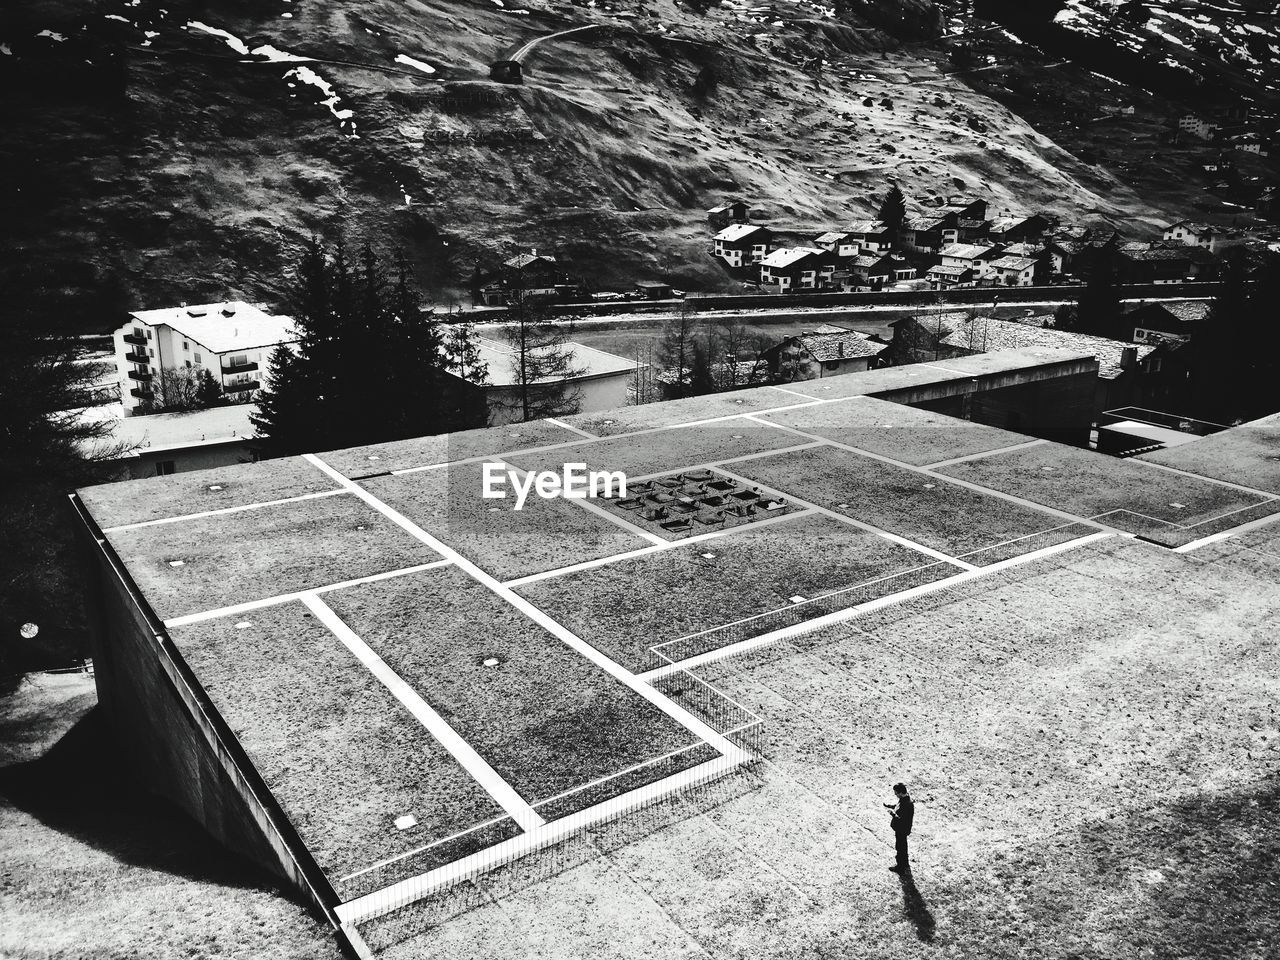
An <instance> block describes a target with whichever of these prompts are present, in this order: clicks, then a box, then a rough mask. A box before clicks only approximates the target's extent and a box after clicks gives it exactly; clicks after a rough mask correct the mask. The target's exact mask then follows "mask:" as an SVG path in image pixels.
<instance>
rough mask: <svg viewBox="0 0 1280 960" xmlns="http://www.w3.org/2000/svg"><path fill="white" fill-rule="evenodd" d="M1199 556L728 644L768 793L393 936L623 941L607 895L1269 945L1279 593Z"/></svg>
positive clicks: (880, 954)
mask: <svg viewBox="0 0 1280 960" xmlns="http://www.w3.org/2000/svg"><path fill="white" fill-rule="evenodd" d="M1193 557H1194V554H1193V555H1188V556H1181V555H1175V554H1171V553H1169V552H1167V551H1163V550H1160V549H1159V548H1157V547H1154V546H1152V545H1149V544H1142V543H1135V542H1132V541H1126V540H1121V539H1119V538H1112V539H1110V540H1107V541H1102V542H1100V543H1095V544H1092V545H1090V546H1087V547H1082V548H1080V549H1078V550H1074V551H1069V552H1066V553H1063V554H1058V555H1055V556H1053V557H1048V558H1043V559H1041V560H1038V561H1035V562H1034V563H1032V564H1029V565H1027V566H1025V567H1018V568H1015V569H1011V570H1007V571H1004V572H1002V573H999V574H995V575H993V576H991V577H988V578H979V579H976V580H971V581H968V582H966V583H964V584H962V585H959V586H957V587H956V588H954V589H949V590H947V591H944V592H942V593H940V594H932V595H929V596H926V597H921V598H918V599H916V600H913V601H909V602H907V603H904V604H901V605H896V606H893V607H887V608H884V609H883V610H881V611H879V614H878V615H869V617H867V618H859V619H858V620H855V621H852V622H850V623H847V624H843V625H841V626H840V627H838V628H835V629H832V630H829V631H826V632H824V634H822V635H819V636H816V637H813V638H809V639H810V640H811V641H813V642H810V643H808V644H806V645H804V647H803V648H801V647H798V646H795V645H781V646H779V647H778V648H770V649H767V650H764V651H761V652H760V653H759V654H758V655H756V656H754V657H751V658H742V659H733V660H728V661H724V662H722V663H720V664H717V665H716V666H717V670H716V671H712V672H709V673H708V674H707V678H708V679H709V680H711V681H712V682H715V683H717V684H718V685H720V686H722V687H723V688H724V689H725V692H726V693H728V694H729V695H731V696H733V697H735V699H739V700H741V701H742V702H744V703H745V704H746V705H747V706H748V707H751V708H754V709H756V710H759V711H762V712H763V713H764V715H765V722H766V724H767V725H768V728H769V731H770V733H769V739H768V743H769V746H768V748H767V750H766V759H765V762H764V764H762V766H761V767H760V769H759V777H760V780H761V784H760V787H759V789H756V790H752V791H745V792H741V793H739V794H738V795H736V796H731V797H728V798H727V799H725V800H724V802H722V803H720V804H719V805H716V806H714V807H711V808H709V809H707V808H704V809H690V811H689V814H688V815H687V816H685V817H683V818H679V819H675V820H673V821H672V822H668V823H665V824H661V825H659V826H658V827H656V828H655V829H654V830H653V831H652V832H650V833H648V834H646V835H643V836H641V837H640V838H639V839H637V840H635V841H634V842H632V843H629V844H627V845H624V846H616V845H610V846H604V845H602V846H601V848H600V853H599V855H598V856H597V857H596V858H594V859H590V860H587V861H586V862H583V863H581V864H579V865H576V866H573V867H571V869H569V870H566V871H564V872H562V873H559V874H556V875H553V876H546V877H544V878H543V879H541V881H540V882H537V883H534V884H531V885H529V886H525V887H519V888H517V889H514V890H510V891H508V890H502V889H500V888H495V896H496V898H497V902H494V903H482V904H478V905H477V906H476V907H475V909H473V910H471V911H470V912H468V913H465V914H463V915H461V916H458V917H456V918H454V919H450V920H447V921H445V922H444V923H443V924H441V925H440V926H437V927H435V928H433V929H431V930H430V931H429V932H427V933H425V934H422V935H421V936H420V937H418V938H415V939H413V940H410V941H408V942H406V943H404V944H401V945H398V946H396V947H392V948H390V949H389V950H388V951H387V952H386V953H385V954H384V957H385V958H386V960H408V958H410V957H418V956H424V955H429V956H445V955H448V956H451V957H470V956H476V957H479V956H484V957H489V958H495V960H506V958H515V957H518V956H523V955H526V953H527V951H528V950H529V949H530V947H531V944H533V945H539V946H543V945H545V947H546V949H547V951H548V952H549V953H551V954H555V955H562V956H588V955H596V953H594V951H599V953H600V955H604V956H610V957H612V956H615V955H620V954H619V953H618V952H617V951H616V950H614V949H613V948H612V947H611V945H610V944H607V943H601V942H600V941H599V939H598V937H597V934H598V931H599V930H600V928H601V925H606V927H607V925H608V923H609V919H608V918H609V917H611V916H612V915H613V913H614V911H615V910H623V911H624V914H623V915H624V916H626V917H627V923H626V925H625V931H623V930H619V931H618V932H617V934H616V936H617V937H618V938H620V939H619V941H618V942H619V943H620V944H623V945H624V946H623V947H620V948H619V949H625V950H626V951H627V953H628V954H629V955H632V956H652V957H662V956H678V957H685V956H706V955H710V956H713V957H748V958H759V960H764V958H778V957H783V958H795V960H799V958H803V957H854V956H856V957H869V958H877V960H878V958H884V960H889V958H898V957H908V958H929V957H955V958H964V957H991V958H998V960H1023V958H1035V960H1066V958H1086V960H1112V958H1115V957H1119V956H1146V957H1187V958H1190V957H1196V958H1199V957H1218V956H1222V957H1227V956H1230V957H1249V958H1259V960H1261V958H1263V957H1269V956H1271V955H1272V954H1273V953H1274V949H1273V945H1274V943H1275V942H1276V941H1277V938H1278V937H1280V888H1277V886H1276V884H1275V877H1274V863H1275V858H1276V856H1277V855H1278V854H1280V818H1278V816H1277V815H1278V814H1280V749H1277V744H1280V717H1277V714H1276V703H1277V702H1278V700H1280V697H1278V696H1277V694H1278V693H1280V688H1278V687H1277V683H1278V681H1277V679H1276V676H1275V671H1274V669H1273V665H1274V662H1275V658H1276V655H1277V654H1278V653H1280V646H1278V640H1277V638H1280V632H1278V631H1277V630H1276V629H1275V625H1276V624H1277V622H1280V591H1278V590H1277V588H1276V586H1275V581H1274V579H1270V580H1268V579H1264V578H1262V577H1260V576H1258V575H1256V574H1255V573H1253V572H1251V571H1250V570H1248V569H1247V568H1246V567H1243V566H1238V565H1235V566H1233V565H1223V564H1213V565H1209V566H1206V565H1204V564H1199V563H1197V562H1195V561H1194V559H1193ZM1134 583H1143V584H1144V586H1145V585H1147V584H1150V585H1151V586H1150V589H1144V590H1142V591H1136V590H1134V589H1133V584H1134ZM1224 604H1225V606H1224ZM899 779H902V780H905V781H906V782H907V783H908V784H909V785H910V786H911V788H912V794H913V796H914V797H915V799H916V802H917V815H916V829H915V832H914V833H913V835H912V844H911V849H912V859H913V867H914V869H913V874H912V875H911V876H910V877H909V878H908V877H902V878H899V877H897V876H895V875H894V874H892V873H889V872H888V871H887V870H886V869H885V867H886V866H888V864H889V863H890V862H891V859H892V846H891V844H892V837H891V835H890V833H889V830H888V823H887V818H886V816H885V813H884V811H883V809H882V808H881V807H880V804H881V803H882V802H885V801H887V800H888V799H889V785H890V784H891V783H893V782H894V781H895V780H899ZM530 869H531V870H532V868H530ZM587 891H589V894H588V893H587ZM552 945H554V947H553V946H552ZM433 951H438V952H433Z"/></svg>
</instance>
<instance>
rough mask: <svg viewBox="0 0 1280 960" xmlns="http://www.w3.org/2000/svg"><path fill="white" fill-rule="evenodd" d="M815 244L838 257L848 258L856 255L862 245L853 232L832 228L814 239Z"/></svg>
mask: <svg viewBox="0 0 1280 960" xmlns="http://www.w3.org/2000/svg"><path fill="white" fill-rule="evenodd" d="M813 242H814V245H815V246H818V247H821V248H822V249H823V250H826V251H828V252H830V253H833V254H835V255H836V256H837V257H840V258H842V259H846V258H849V257H856V256H857V255H858V252H859V250H860V249H861V247H862V245H861V243H860V242H859V241H858V238H857V237H856V236H854V235H853V234H852V233H846V232H844V231H842V230H832V231H829V232H827V233H824V234H822V235H821V236H819V237H816V238H815V239H814V241H813Z"/></svg>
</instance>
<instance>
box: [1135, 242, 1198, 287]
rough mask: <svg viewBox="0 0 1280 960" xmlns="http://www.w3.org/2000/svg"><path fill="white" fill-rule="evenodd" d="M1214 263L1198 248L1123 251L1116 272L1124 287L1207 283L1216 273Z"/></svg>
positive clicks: (1151, 248) (1153, 248) (1158, 248)
mask: <svg viewBox="0 0 1280 960" xmlns="http://www.w3.org/2000/svg"><path fill="white" fill-rule="evenodd" d="M1217 262H1218V261H1217V258H1216V257H1215V256H1214V255H1213V254H1211V253H1210V252H1209V251H1208V250H1205V249H1202V248H1199V247H1150V248H1148V249H1145V250H1143V249H1122V250H1121V251H1120V254H1119V260H1118V264H1117V268H1118V272H1119V275H1120V279H1121V280H1122V281H1123V282H1124V283H1181V282H1182V281H1184V280H1190V279H1197V278H1198V279H1208V277H1209V276H1211V275H1212V274H1213V273H1215V272H1216V269H1217Z"/></svg>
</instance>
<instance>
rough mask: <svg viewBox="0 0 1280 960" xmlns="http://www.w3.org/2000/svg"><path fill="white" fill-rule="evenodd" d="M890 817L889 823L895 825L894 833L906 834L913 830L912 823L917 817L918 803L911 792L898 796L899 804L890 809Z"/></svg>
mask: <svg viewBox="0 0 1280 960" xmlns="http://www.w3.org/2000/svg"><path fill="white" fill-rule="evenodd" d="M889 818H890V819H889V825H890V826H892V827H893V832H894V833H901V834H902V835H904V836H905V835H906V834H908V833H910V832H911V824H912V823H913V822H914V821H915V819H916V805H915V803H914V802H912V800H911V795H910V794H903V795H902V796H901V797H899V798H898V803H897V805H896V806H895V807H894V808H893V809H892V810H891V811H889Z"/></svg>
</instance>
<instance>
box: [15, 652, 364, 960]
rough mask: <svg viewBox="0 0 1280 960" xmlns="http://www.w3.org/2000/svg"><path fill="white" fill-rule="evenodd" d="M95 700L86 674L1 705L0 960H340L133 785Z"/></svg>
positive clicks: (270, 890) (298, 911) (290, 909)
mask: <svg viewBox="0 0 1280 960" xmlns="http://www.w3.org/2000/svg"><path fill="white" fill-rule="evenodd" d="M96 701H97V698H96V696H95V694H94V688H93V678H92V677H88V676H84V675H75V676H71V677H32V678H30V679H29V680H28V682H27V683H25V684H24V685H23V686H22V687H21V688H20V689H19V690H18V691H17V692H16V693H14V694H12V695H10V696H8V697H5V698H3V699H0V758H2V759H0V850H3V851H4V867H3V869H0V956H4V957H12V958H14V960H81V958H87V957H93V958H95V960H99V958H101V960H115V958H120V960H123V958H126V957H139V956H147V957H156V958H161V957H165V958H167V957H218V958H226V960H339V957H340V954H339V952H338V949H337V945H336V944H335V942H334V940H333V936H332V934H331V933H330V932H329V928H328V925H327V924H325V923H323V922H322V921H321V920H319V919H318V918H317V916H316V915H314V914H313V913H312V912H310V911H309V910H308V909H306V908H305V907H303V906H302V905H301V904H299V903H297V902H295V901H294V900H291V899H288V898H286V897H285V896H284V895H282V894H281V893H280V892H278V890H276V889H275V881H274V880H273V878H271V877H270V876H268V875H267V874H266V873H264V872H263V871H261V870H259V869H258V868H257V867H255V866H253V865H251V864H249V863H248V862H246V861H244V860H241V859H239V858H238V857H236V856H235V855H234V854H232V853H229V852H228V851H226V850H225V849H223V848H221V847H220V846H218V845H217V844H216V843H214V842H213V841H212V840H211V839H210V838H209V837H208V835H207V834H205V833H204V832H203V831H201V830H200V828H199V827H197V826H196V825H195V824H194V823H192V822H191V821H190V820H188V819H187V818H186V817H184V816H183V815H182V814H181V813H180V812H178V810H177V809H176V808H174V807H171V806H169V805H168V804H167V803H165V802H164V801H161V800H159V799H157V798H156V797H154V796H152V795H150V794H148V793H146V792H145V791H144V790H142V789H141V787H140V785H139V784H138V782H137V781H136V780H135V779H134V778H133V777H132V775H131V774H130V772H129V767H128V765H127V763H126V762H125V760H126V757H125V756H124V755H123V753H122V750H127V749H128V748H127V746H123V745H121V744H119V743H118V742H116V741H115V740H114V739H113V738H112V736H111V734H110V730H109V729H108V727H107V724H106V720H105V717H103V716H102V715H101V713H100V712H99V711H98V710H97V709H95V707H94V704H95V703H96ZM143 938H145V942H144V939H143Z"/></svg>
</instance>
